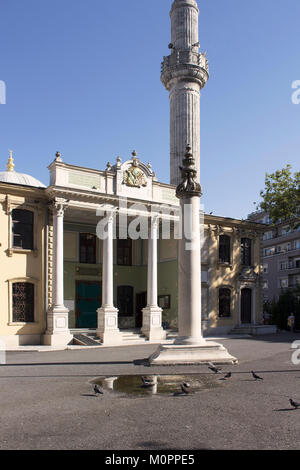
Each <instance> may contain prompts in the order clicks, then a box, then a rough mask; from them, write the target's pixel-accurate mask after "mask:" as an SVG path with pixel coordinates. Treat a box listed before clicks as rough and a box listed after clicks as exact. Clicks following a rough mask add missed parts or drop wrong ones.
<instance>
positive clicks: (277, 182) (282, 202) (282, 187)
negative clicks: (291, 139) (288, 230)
mask: <svg viewBox="0 0 300 470" xmlns="http://www.w3.org/2000/svg"><path fill="white" fill-rule="evenodd" d="M260 195H261V197H262V198H263V202H262V203H261V204H260V207H261V209H262V210H264V211H265V212H267V213H268V214H269V217H270V218H271V219H272V223H273V224H274V225H275V224H276V223H277V222H279V221H282V222H286V223H288V224H289V225H290V227H292V228H297V227H298V226H299V225H300V222H299V219H298V218H299V217H300V172H296V173H294V174H292V171H291V165H287V166H286V168H283V169H282V170H278V171H276V172H275V173H272V174H268V173H267V174H266V178H265V190H264V191H261V193H260Z"/></svg>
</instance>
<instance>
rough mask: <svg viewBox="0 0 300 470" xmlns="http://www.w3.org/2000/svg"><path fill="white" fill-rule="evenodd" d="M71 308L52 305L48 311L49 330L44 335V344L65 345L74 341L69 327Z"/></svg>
mask: <svg viewBox="0 0 300 470" xmlns="http://www.w3.org/2000/svg"><path fill="white" fill-rule="evenodd" d="M68 323H69V310H68V309H67V308H66V307H64V306H63V305H62V306H55V307H52V308H51V309H50V310H49V311H48V312H47V330H46V332H45V334H44V335H43V344H44V345H47V346H57V347H63V346H67V345H68V344H71V343H72V340H73V335H72V334H71V333H70V330H69V328H68Z"/></svg>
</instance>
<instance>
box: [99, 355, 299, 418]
mask: <svg viewBox="0 0 300 470" xmlns="http://www.w3.org/2000/svg"><path fill="white" fill-rule="evenodd" d="M208 368H209V369H210V370H211V371H212V372H214V373H215V374H218V373H219V372H220V371H221V370H222V369H221V367H216V366H215V365H214V364H213V363H212V362H209V363H208ZM251 374H252V377H253V379H254V380H264V379H263V378H262V377H260V376H259V375H257V374H256V373H255V372H254V371H253V370H252V371H251ZM231 376H232V373H231V372H227V374H225V375H224V377H223V379H222V380H227V379H230V378H231ZM153 385H155V383H154V382H153V381H151V380H149V379H146V378H145V377H142V385H141V387H143V388H148V387H152V386H153ZM180 388H181V392H180V393H174V395H188V394H189V393H190V392H191V385H190V384H189V383H187V382H182V383H181V384H180ZM94 393H95V395H96V396H98V395H103V390H102V389H101V388H100V387H99V386H98V385H97V384H95V385H94ZM289 402H290V404H291V406H292V407H293V408H294V409H298V408H300V403H298V402H296V401H294V400H293V399H292V398H290V399H289Z"/></svg>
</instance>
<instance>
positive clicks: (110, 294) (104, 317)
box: [96, 211, 122, 345]
mask: <svg viewBox="0 0 300 470" xmlns="http://www.w3.org/2000/svg"><path fill="white" fill-rule="evenodd" d="M113 225H114V212H113V211H111V212H110V213H109V214H108V217H107V231H106V236H105V237H104V239H103V241H102V243H103V250H102V252H103V261H102V306H101V308H99V309H98V310H97V314H98V327H97V330H96V334H97V336H98V337H99V338H100V339H101V341H102V343H103V344H105V345H107V344H111V345H118V344H120V343H122V337H121V334H120V330H119V328H118V309H117V308H115V307H114V284H113V276H114V273H113V269H114V268H113V263H114V259H113Z"/></svg>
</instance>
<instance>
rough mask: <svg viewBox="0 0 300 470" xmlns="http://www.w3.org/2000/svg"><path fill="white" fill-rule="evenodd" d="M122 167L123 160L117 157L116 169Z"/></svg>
mask: <svg viewBox="0 0 300 470" xmlns="http://www.w3.org/2000/svg"><path fill="white" fill-rule="evenodd" d="M121 165H122V158H121V157H120V156H118V157H117V163H116V167H117V168H121Z"/></svg>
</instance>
